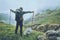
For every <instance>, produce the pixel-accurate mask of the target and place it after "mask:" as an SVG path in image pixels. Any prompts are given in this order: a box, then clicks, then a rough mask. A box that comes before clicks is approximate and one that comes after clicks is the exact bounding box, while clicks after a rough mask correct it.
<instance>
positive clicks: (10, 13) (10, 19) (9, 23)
mask: <svg viewBox="0 0 60 40" xmlns="http://www.w3.org/2000/svg"><path fill="white" fill-rule="evenodd" d="M10 21H11V11H10V17H9V26H10V24H11V23H10Z"/></svg>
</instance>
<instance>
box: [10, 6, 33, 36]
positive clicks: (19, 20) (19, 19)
mask: <svg viewBox="0 0 60 40" xmlns="http://www.w3.org/2000/svg"><path fill="white" fill-rule="evenodd" d="M10 11H11V12H13V13H15V20H16V29H15V34H17V31H18V26H20V34H21V36H22V27H23V15H24V14H26V13H34V11H23V8H22V7H20V8H19V9H16V10H15V11H14V10H12V9H10Z"/></svg>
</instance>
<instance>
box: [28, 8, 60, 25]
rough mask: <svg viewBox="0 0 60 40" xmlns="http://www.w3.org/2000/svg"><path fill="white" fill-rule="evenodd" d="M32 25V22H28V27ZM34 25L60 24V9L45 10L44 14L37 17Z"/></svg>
mask: <svg viewBox="0 0 60 40" xmlns="http://www.w3.org/2000/svg"><path fill="white" fill-rule="evenodd" d="M30 24H31V20H28V22H27V25H30ZM33 24H60V8H57V9H54V10H49V9H47V10H45V11H44V12H42V13H38V14H37V15H35V19H34V23H33Z"/></svg>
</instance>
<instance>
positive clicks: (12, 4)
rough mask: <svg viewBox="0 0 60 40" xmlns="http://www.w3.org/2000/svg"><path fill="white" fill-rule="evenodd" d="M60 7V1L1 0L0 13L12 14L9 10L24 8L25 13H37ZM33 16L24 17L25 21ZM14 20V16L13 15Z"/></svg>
mask: <svg viewBox="0 0 60 40" xmlns="http://www.w3.org/2000/svg"><path fill="white" fill-rule="evenodd" d="M58 6H60V0H0V13H10V12H9V9H10V8H11V9H13V10H15V9H17V8H19V7H23V8H24V11H32V10H34V11H36V10H42V9H46V8H51V9H53V8H56V7H58ZM12 14H13V13H12ZM31 15H32V14H26V15H24V20H25V19H27V18H29V17H30V16H31ZM12 17H13V18H14V14H13V15H12Z"/></svg>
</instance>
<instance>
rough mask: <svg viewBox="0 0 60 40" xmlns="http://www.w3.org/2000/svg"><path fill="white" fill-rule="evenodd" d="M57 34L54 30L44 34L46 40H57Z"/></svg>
mask: <svg viewBox="0 0 60 40" xmlns="http://www.w3.org/2000/svg"><path fill="white" fill-rule="evenodd" d="M57 36H58V32H57V31H55V30H48V31H47V32H46V37H47V39H48V40H57Z"/></svg>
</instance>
